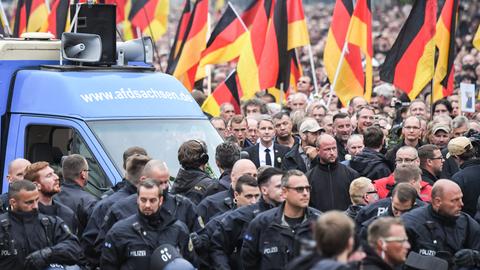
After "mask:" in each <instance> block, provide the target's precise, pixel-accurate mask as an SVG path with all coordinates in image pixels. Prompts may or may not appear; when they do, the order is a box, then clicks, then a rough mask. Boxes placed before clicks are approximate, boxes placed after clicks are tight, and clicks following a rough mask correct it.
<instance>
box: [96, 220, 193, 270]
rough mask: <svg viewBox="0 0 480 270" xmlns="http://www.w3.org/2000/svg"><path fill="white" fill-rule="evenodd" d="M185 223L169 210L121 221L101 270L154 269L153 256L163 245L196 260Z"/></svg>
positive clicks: (114, 229)
mask: <svg viewBox="0 0 480 270" xmlns="http://www.w3.org/2000/svg"><path fill="white" fill-rule="evenodd" d="M189 240H190V238H189V234H188V229H187V226H186V225H185V223H183V222H181V221H179V220H177V219H175V218H174V217H173V216H171V215H169V214H168V213H166V212H165V211H158V212H157V213H156V214H154V215H152V216H145V215H143V214H142V213H140V212H138V213H137V214H134V215H133V216H130V217H129V218H127V219H124V220H121V221H119V222H117V223H116V224H115V225H114V226H113V227H112V229H111V230H110V231H109V232H108V234H107V236H106V239H105V244H104V246H103V248H102V256H101V260H100V268H101V269H102V270H109V269H115V270H117V269H122V270H123V269H150V260H151V255H152V253H153V252H154V251H155V249H157V248H158V247H159V246H160V245H162V244H171V245H172V246H175V247H177V248H178V249H179V250H180V253H181V254H182V255H183V257H184V258H185V259H187V260H189V261H190V262H192V263H193V262H194V261H195V253H194V251H193V245H192V244H191V242H190V241H189Z"/></svg>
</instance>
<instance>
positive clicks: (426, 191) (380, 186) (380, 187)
mask: <svg viewBox="0 0 480 270" xmlns="http://www.w3.org/2000/svg"><path fill="white" fill-rule="evenodd" d="M373 185H374V186H375V188H376V189H377V192H378V197H379V198H380V199H384V198H386V197H387V196H388V194H389V193H390V190H392V189H393V186H394V185H395V179H394V178H393V173H392V174H390V175H389V176H387V177H384V178H380V179H377V180H374V181H373ZM420 199H422V201H424V202H430V201H431V200H432V186H431V185H430V184H429V183H427V182H425V181H423V180H422V181H421V182H420Z"/></svg>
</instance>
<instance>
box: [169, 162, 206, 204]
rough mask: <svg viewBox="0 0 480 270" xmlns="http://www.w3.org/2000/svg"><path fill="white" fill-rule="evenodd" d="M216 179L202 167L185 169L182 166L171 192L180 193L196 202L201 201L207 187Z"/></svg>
mask: <svg viewBox="0 0 480 270" xmlns="http://www.w3.org/2000/svg"><path fill="white" fill-rule="evenodd" d="M213 182H214V180H213V179H212V178H210V176H209V175H208V174H207V173H205V172H204V171H202V170H200V169H193V168H189V169H184V168H180V170H179V171H178V173H177V178H175V182H173V185H172V190H171V192H172V193H173V194H180V195H183V196H185V197H187V198H189V199H190V200H191V201H192V202H193V203H194V204H198V203H200V201H201V200H202V198H203V197H204V196H205V193H206V192H207V187H208V186H210V185H211V184H212V183H213Z"/></svg>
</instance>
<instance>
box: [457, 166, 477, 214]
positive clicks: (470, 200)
mask: <svg viewBox="0 0 480 270" xmlns="http://www.w3.org/2000/svg"><path fill="white" fill-rule="evenodd" d="M479 175H480V159H472V160H467V161H465V162H464V163H463V164H462V165H461V166H460V171H458V172H457V173H456V174H454V175H453V176H452V180H453V181H455V182H456V183H457V184H458V185H459V186H460V188H461V189H462V193H463V198H462V200H463V203H464V206H463V211H465V213H467V214H469V215H470V216H472V217H473V216H475V212H476V210H477V199H478V197H479V196H480V181H478V177H479Z"/></svg>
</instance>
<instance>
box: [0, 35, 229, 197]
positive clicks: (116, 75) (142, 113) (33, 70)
mask: <svg viewBox="0 0 480 270" xmlns="http://www.w3.org/2000/svg"><path fill="white" fill-rule="evenodd" d="M59 50H60V41H58V40H57V41H55V40H23V39H0V97H1V101H0V115H1V118H0V134H1V140H0V149H1V152H0V153H1V155H0V166H2V168H1V169H0V174H1V178H0V179H2V191H6V190H7V188H8V183H7V181H6V180H5V176H6V175H7V169H8V168H7V165H8V163H9V162H10V161H12V160H13V159H15V158H19V157H24V158H26V159H28V160H30V161H31V162H36V161H48V162H50V163H51V165H52V167H54V168H60V167H61V159H62V156H65V155H70V154H74V153H77V154H81V155H83V156H85V157H86V158H87V160H88V163H89V167H90V169H91V170H92V171H91V173H90V179H89V185H87V189H88V190H89V191H90V192H92V193H94V194H96V195H100V194H101V190H104V189H105V188H108V187H109V186H111V185H112V184H115V183H117V182H119V181H121V180H122V177H123V175H124V171H123V168H122V154H123V151H124V150H126V149H127V148H128V147H130V146H140V147H144V148H145V149H146V150H147V151H148V153H149V155H150V156H151V157H152V158H155V159H160V160H164V161H165V162H166V163H167V165H168V167H169V169H170V172H171V174H172V175H173V176H175V174H176V173H177V171H178V169H179V164H178V160H177V150H178V147H179V146H180V144H181V143H182V142H184V141H186V140H189V139H201V140H204V141H206V143H207V145H208V146H209V148H208V152H209V153H214V148H215V147H216V146H217V145H218V144H219V143H220V142H221V140H222V139H221V137H220V136H219V134H218V133H217V132H216V130H215V129H214V128H213V127H212V125H211V124H210V122H209V121H208V119H207V118H206V117H205V115H204V114H203V113H202V111H201V109H200V108H199V106H198V105H197V103H196V102H195V101H194V100H193V98H192V97H191V95H190V94H189V92H188V91H187V90H186V89H185V88H184V87H183V85H182V84H181V83H180V82H179V81H177V80H176V79H175V78H174V77H172V76H170V75H167V74H162V73H159V72H154V71H153V70H152V69H151V68H133V67H124V68H107V67H79V66H76V67H72V66H70V67H68V66H58V65H59V63H60V62H59V55H60V51H59ZM211 156H213V155H211ZM210 161H211V162H210V165H211V166H212V167H213V169H214V171H216V172H218V168H216V167H215V166H216V165H215V162H214V161H213V160H210Z"/></svg>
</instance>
